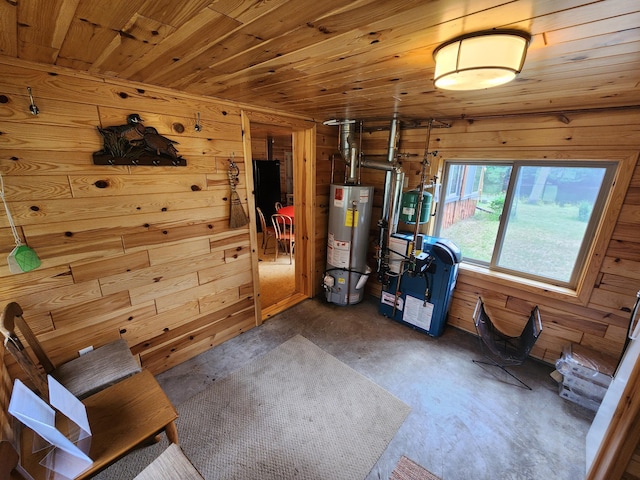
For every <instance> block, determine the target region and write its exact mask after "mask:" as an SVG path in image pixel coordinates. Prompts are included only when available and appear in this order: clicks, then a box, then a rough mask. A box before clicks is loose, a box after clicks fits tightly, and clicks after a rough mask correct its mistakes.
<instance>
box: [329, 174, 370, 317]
mask: <svg viewBox="0 0 640 480" xmlns="http://www.w3.org/2000/svg"><path fill="white" fill-rule="evenodd" d="M372 201H373V187H368V186H363V185H336V184H332V185H331V190H330V194H329V229H328V238H327V268H326V272H325V277H324V281H323V286H324V289H325V292H326V295H327V301H329V302H332V303H335V304H337V305H351V304H354V303H358V302H360V301H361V300H362V298H363V297H364V284H365V282H366V280H367V278H368V275H369V273H370V271H371V270H370V269H369V267H367V248H368V244H369V225H370V223H371V203H372Z"/></svg>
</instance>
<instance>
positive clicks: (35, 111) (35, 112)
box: [27, 87, 40, 115]
mask: <svg viewBox="0 0 640 480" xmlns="http://www.w3.org/2000/svg"><path fill="white" fill-rule="evenodd" d="M27 92H29V100H30V101H31V104H30V105H29V111H30V112H31V114H32V115H38V114H39V113H40V110H39V109H38V107H37V106H36V104H35V102H34V101H33V95H32V94H31V87H27Z"/></svg>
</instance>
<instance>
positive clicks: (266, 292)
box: [251, 122, 296, 309]
mask: <svg viewBox="0 0 640 480" xmlns="http://www.w3.org/2000/svg"><path fill="white" fill-rule="evenodd" d="M292 133H293V132H292V130H291V128H290V127H282V126H278V125H267V124H263V123H257V122H251V153H252V157H253V158H252V167H253V182H254V192H255V195H254V199H255V202H256V207H257V208H259V209H260V211H261V212H262V214H263V216H264V218H265V223H266V227H267V228H268V229H270V228H271V225H272V222H271V215H272V214H274V213H278V212H282V210H281V209H280V210H278V207H279V206H282V207H286V206H289V207H292V208H293V213H292V215H293V216H292V217H290V218H292V219H294V220H293V221H295V196H294V185H293V179H294V175H293V168H294V165H293V141H292ZM256 227H257V228H259V229H260V230H261V231H260V232H259V234H258V236H259V241H260V242H259V243H260V251H259V252H258V273H259V279H260V303H261V305H262V308H263V309H267V308H269V307H272V306H273V305H275V304H277V303H278V302H281V301H284V300H286V299H288V298H289V297H291V296H292V295H294V294H295V293H296V282H295V275H296V268H295V267H296V258H295V249H294V251H293V252H291V254H289V252H288V251H286V250H285V248H286V245H282V243H283V242H280V243H279V242H278V240H277V239H276V238H275V237H273V236H272V235H271V234H270V232H269V231H267V232H265V231H262V228H261V223H260V222H258V223H257V224H256ZM292 229H293V231H294V234H295V224H294V226H293V227H292Z"/></svg>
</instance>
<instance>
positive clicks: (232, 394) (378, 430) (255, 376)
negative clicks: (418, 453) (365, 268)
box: [96, 335, 410, 480]
mask: <svg viewBox="0 0 640 480" xmlns="http://www.w3.org/2000/svg"><path fill="white" fill-rule="evenodd" d="M409 411H410V407H409V406H408V405H406V404H405V403H404V402H402V401H401V400H399V399H398V398H396V397H394V396H393V395H392V394H390V393H389V392H387V391H386V390H384V389H383V388H381V387H380V386H378V385H376V384H375V383H373V382H372V381H370V380H369V379H367V378H366V377H364V376H363V375H361V374H359V373H358V372H356V371H355V370H353V369H352V368H350V367H349V366H347V365H345V364H344V363H342V362H340V361H339V360H338V359H336V358H335V357H333V356H331V355H329V354H328V353H326V352H325V351H323V350H322V349H321V348H319V347H318V346H316V345H315V344H313V343H312V342H310V341H309V340H307V339H305V338H304V337H302V336H299V335H298V336H296V337H293V338H292V339H290V340H288V341H287V342H285V343H283V344H282V345H280V346H279V347H277V348H275V349H274V350H272V351H271V352H269V353H267V354H265V355H264V356H262V357H260V358H257V359H255V360H253V361H252V362H251V363H250V364H248V365H246V366H245V367H242V368H240V369H239V370H237V371H236V372H234V373H232V374H231V375H229V376H228V377H226V378H224V379H222V380H219V381H216V382H215V383H214V384H213V385H212V386H211V387H209V388H208V389H207V390H205V391H203V392H201V393H199V394H198V395H196V396H194V397H193V398H191V399H189V400H187V401H186V402H184V403H183V404H182V405H180V406H178V412H179V414H180V416H179V418H178V420H177V426H178V434H179V437H180V445H181V447H182V449H183V450H184V452H185V454H186V455H187V456H188V457H189V458H190V459H191V461H192V462H193V464H194V465H195V466H196V468H197V469H198V470H199V471H200V472H201V473H202V475H203V476H204V477H205V478H206V479H239V480H252V479H255V480H270V479H273V480H276V479H277V480H283V479H296V480H299V479H300V480H307V479H308V480H312V479H313V480H318V479H335V480H339V479H345V480H347V479H348V480H353V479H362V478H365V477H366V475H367V473H369V471H370V470H371V468H372V467H373V466H374V465H375V463H376V461H377V460H378V458H379V457H380V455H381V454H382V452H383V451H384V450H385V448H386V447H387V444H388V443H389V442H390V441H391V439H392V438H393V436H394V435H395V433H396V431H397V430H398V428H399V427H400V425H401V424H402V423H403V421H404V419H405V418H406V416H407V415H408V413H409ZM166 446H167V444H166V441H162V442H160V443H159V444H156V445H153V446H151V447H147V448H144V449H142V450H138V451H135V452H133V453H131V454H130V455H128V456H127V457H125V458H124V459H122V460H120V461H119V462H117V463H116V464H115V465H113V466H112V467H110V468H109V469H107V470H105V471H104V472H102V473H101V474H100V475H99V476H98V477H96V478H99V479H103V480H104V479H114V480H115V479H117V480H122V479H127V478H133V477H134V476H135V475H136V474H137V473H138V472H139V471H141V470H142V469H143V468H144V466H145V465H147V464H148V463H150V462H151V461H152V460H153V458H155V457H156V456H157V455H158V454H159V453H160V452H161V451H162V450H163V449H164V448H166Z"/></svg>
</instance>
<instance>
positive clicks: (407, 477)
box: [389, 455, 440, 480]
mask: <svg viewBox="0 0 640 480" xmlns="http://www.w3.org/2000/svg"><path fill="white" fill-rule="evenodd" d="M389 480H440V477H438V476H436V475H434V474H433V473H431V472H430V471H429V470H426V469H425V468H423V467H421V466H420V465H418V464H417V463H416V462H414V461H413V460H410V459H409V458H407V457H405V456H404V455H403V456H402V457H400V460H399V461H398V464H397V465H396V468H395V469H394V470H393V472H391V477H389Z"/></svg>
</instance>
